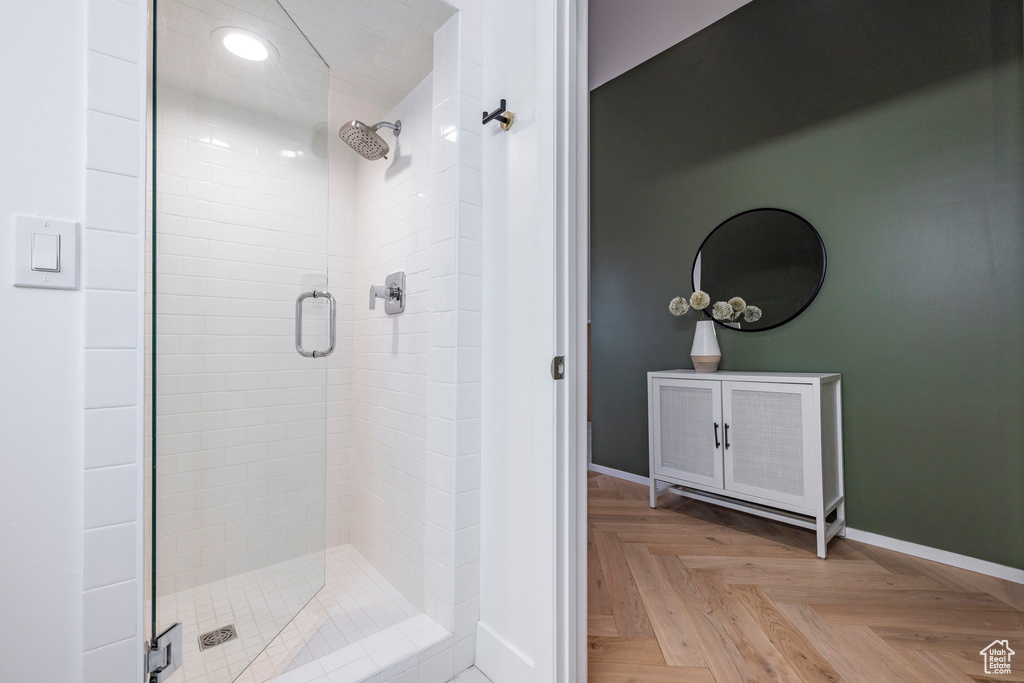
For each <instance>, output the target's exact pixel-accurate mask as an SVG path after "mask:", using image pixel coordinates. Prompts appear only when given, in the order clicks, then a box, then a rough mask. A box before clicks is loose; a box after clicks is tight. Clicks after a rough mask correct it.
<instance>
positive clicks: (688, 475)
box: [647, 370, 846, 558]
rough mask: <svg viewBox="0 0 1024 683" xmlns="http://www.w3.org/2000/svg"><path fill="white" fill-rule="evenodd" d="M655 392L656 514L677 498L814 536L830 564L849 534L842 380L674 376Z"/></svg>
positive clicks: (654, 377) (657, 380)
mask: <svg viewBox="0 0 1024 683" xmlns="http://www.w3.org/2000/svg"><path fill="white" fill-rule="evenodd" d="M647 385H648V414H649V423H650V424H649V429H650V467H651V507H656V506H657V499H658V495H659V494H661V493H663V492H665V491H666V490H671V491H673V492H674V493H677V494H679V495H683V496H688V497H690V498H696V499H698V500H703V501H706V502H710V503H714V504H717V505H724V506H726V507H730V508H733V509H736V510H742V511H744V512H749V513H752V514H756V515H760V516H762V517H768V518H770V519H774V520H777V521H781V522H786V523H789V524H795V525H797V526H801V527H805V528H808V529H814V530H815V531H816V532H817V537H818V538H817V546H818V555H819V556H820V557H822V558H824V557H825V551H826V545H827V543H828V541H829V539H831V538H832V537H833V536H835V535H836V534H839V535H844V534H845V528H846V506H845V499H844V496H843V467H842V462H843V459H842V458H843V440H842V379H841V377H840V376H839V375H838V374H816V373H799V374H787V375H783V374H775V373H741V372H716V373H711V374H698V373H696V372H694V371H693V370H668V371H663V372H651V373H648V376H647ZM666 484H667V486H664V485H666Z"/></svg>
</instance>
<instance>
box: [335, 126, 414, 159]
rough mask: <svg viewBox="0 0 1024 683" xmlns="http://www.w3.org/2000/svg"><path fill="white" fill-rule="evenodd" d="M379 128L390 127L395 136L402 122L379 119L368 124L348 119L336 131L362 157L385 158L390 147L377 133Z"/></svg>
mask: <svg viewBox="0 0 1024 683" xmlns="http://www.w3.org/2000/svg"><path fill="white" fill-rule="evenodd" d="M379 128H390V129H391V130H393V131H395V137H396V138H397V137H398V134H399V133H401V132H402V122H401V121H395V122H394V123H388V122H387V121H381V122H380V123H377V124H374V125H373V126H368V125H366V124H365V123H363V122H362V121H349V122H348V123H346V124H345V125H344V126H342V127H341V129H340V130H339V131H338V137H340V138H341V139H342V141H344V143H345V144H346V145H348V146H349V147H351V148H352V149H354V150H355V151H356V152H358V153H359V155H360V156H362V157H363V158H364V159H369V160H370V161H374V160H376V159H387V158H388V156H387V155H388V152H389V151H390V150H391V148H390V147H388V143H386V142H384V138H382V137H381V136H380V135H379V134H378V133H377V130H378V129H379Z"/></svg>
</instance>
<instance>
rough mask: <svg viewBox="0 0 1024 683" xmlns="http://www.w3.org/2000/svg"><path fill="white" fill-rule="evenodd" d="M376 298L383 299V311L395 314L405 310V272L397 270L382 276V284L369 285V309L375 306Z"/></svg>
mask: <svg viewBox="0 0 1024 683" xmlns="http://www.w3.org/2000/svg"><path fill="white" fill-rule="evenodd" d="M377 299H384V312H385V313H387V314H388V315H397V314H399V313H401V312H403V311H404V310H405V273H404V272H403V271H398V272H397V273H391V274H390V275H388V276H387V277H386V278H384V286H383V287H382V286H380V285H371V286H370V310H371V311H372V310H374V309H376V308H377Z"/></svg>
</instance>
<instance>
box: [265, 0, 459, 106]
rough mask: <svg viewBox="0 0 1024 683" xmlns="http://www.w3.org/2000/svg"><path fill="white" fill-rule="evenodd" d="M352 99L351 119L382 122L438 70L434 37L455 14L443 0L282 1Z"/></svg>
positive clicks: (333, 78)
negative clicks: (414, 89) (381, 118)
mask: <svg viewBox="0 0 1024 683" xmlns="http://www.w3.org/2000/svg"><path fill="white" fill-rule="evenodd" d="M280 2H281V5H282V6H283V7H284V8H285V10H286V11H287V12H288V14H289V15H291V18H292V20H293V21H294V22H295V23H296V24H298V26H299V28H300V29H301V30H302V32H303V33H304V34H305V35H306V37H307V38H308V39H309V41H310V42H311V43H312V44H313V47H315V48H316V49H317V51H318V52H319V53H320V55H321V56H322V57H323V58H324V61H326V62H327V65H328V66H330V67H331V79H332V80H333V81H334V85H333V87H334V89H335V90H339V91H341V92H342V93H344V94H345V95H346V96H347V97H349V98H351V99H352V101H351V102H350V103H346V106H351V107H352V108H353V111H352V115H351V116H349V117H348V118H379V117H381V116H383V115H384V114H385V113H386V112H387V111H389V110H390V109H391V108H392V107H394V106H395V105H396V104H398V102H400V101H401V100H402V98H403V97H405V96H406V95H407V94H409V92H410V91H411V90H412V89H413V88H414V87H415V86H416V85H417V84H419V82H420V81H422V80H423V79H424V78H426V76H427V74H429V73H430V70H431V68H433V48H434V32H435V31H437V29H439V28H440V27H441V26H442V25H443V24H444V22H446V21H447V20H448V19H449V18H450V17H451V16H452V15H453V14H454V13H455V10H454V9H453V8H452V7H450V6H449V5H446V4H445V3H443V2H441V1H440V0H403V2H399V1H398V0H365V2H361V1H360V0H280Z"/></svg>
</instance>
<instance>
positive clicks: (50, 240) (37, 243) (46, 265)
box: [32, 232, 60, 273]
mask: <svg viewBox="0 0 1024 683" xmlns="http://www.w3.org/2000/svg"><path fill="white" fill-rule="evenodd" d="M32 270H45V271H47V272H50V273H59V272H60V235H48V234H46V233H41V232H37V233H35V234H34V235H33V236H32Z"/></svg>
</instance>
